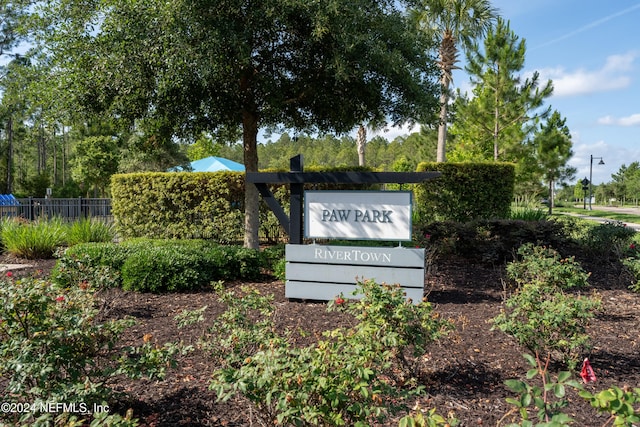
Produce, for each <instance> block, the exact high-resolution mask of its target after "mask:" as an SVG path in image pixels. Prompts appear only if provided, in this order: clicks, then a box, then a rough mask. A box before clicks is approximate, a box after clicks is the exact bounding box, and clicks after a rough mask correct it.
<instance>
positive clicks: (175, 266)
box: [122, 246, 207, 292]
mask: <svg viewBox="0 0 640 427" xmlns="http://www.w3.org/2000/svg"><path fill="white" fill-rule="evenodd" d="M206 281H207V273H206V271H205V268H204V265H203V262H202V257H201V256H199V255H198V254H197V253H196V252H194V251H189V250H185V249H184V248H181V249H178V248H177V247H169V246H151V247H148V248H144V249H140V250H138V251H136V252H134V253H132V254H131V255H129V257H128V258H127V260H126V261H125V262H124V264H123V266H122V288H123V289H124V290H128V291H130V290H132V291H151V292H164V291H178V290H180V291H186V290H192V289H194V288H197V287H199V286H201V285H202V284H203V283H206Z"/></svg>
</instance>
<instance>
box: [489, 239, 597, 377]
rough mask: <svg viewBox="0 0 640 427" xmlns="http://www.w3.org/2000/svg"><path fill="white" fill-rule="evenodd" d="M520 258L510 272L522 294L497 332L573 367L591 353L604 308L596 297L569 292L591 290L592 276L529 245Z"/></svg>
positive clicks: (571, 262) (509, 303)
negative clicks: (594, 324) (591, 329)
mask: <svg viewBox="0 0 640 427" xmlns="http://www.w3.org/2000/svg"><path fill="white" fill-rule="evenodd" d="M518 253H519V255H520V256H521V257H522V259H521V260H519V261H514V262H513V263H511V264H510V265H509V266H508V267H507V273H508V276H509V278H510V280H512V281H513V282H515V284H516V286H517V289H516V290H515V291H514V293H513V295H512V296H511V297H509V298H508V299H507V301H506V303H505V306H506V309H505V310H502V312H501V313H500V314H499V315H498V316H497V317H495V318H494V319H493V323H494V327H495V328H497V329H499V330H501V331H503V332H506V333H507V334H509V335H511V336H513V337H514V338H515V339H516V341H517V342H518V343H519V344H520V345H522V346H524V347H525V348H527V349H528V350H529V351H530V352H532V353H534V354H538V353H543V354H550V355H551V356H552V357H553V358H555V359H560V360H563V361H564V362H566V363H567V364H568V365H569V367H570V368H573V367H575V365H576V363H577V362H578V361H579V360H580V356H581V352H582V351H584V350H585V349H587V348H589V336H588V334H587V332H586V328H587V325H588V324H589V321H590V320H591V318H593V316H594V312H595V311H596V310H598V309H599V308H600V307H601V303H600V299H599V298H598V297H597V296H595V295H594V296H592V297H584V296H580V295H573V294H566V293H565V292H564V291H565V290H566V289H569V288H573V287H581V286H585V285H586V284H587V279H588V277H589V275H588V274H587V273H585V272H584V271H583V270H582V268H581V267H580V265H579V264H578V263H576V262H575V261H574V260H573V259H570V258H569V259H560V257H559V256H558V254H557V253H556V252H555V251H554V250H552V249H548V248H541V247H535V246H533V245H525V246H523V247H522V248H520V250H519V252H518Z"/></svg>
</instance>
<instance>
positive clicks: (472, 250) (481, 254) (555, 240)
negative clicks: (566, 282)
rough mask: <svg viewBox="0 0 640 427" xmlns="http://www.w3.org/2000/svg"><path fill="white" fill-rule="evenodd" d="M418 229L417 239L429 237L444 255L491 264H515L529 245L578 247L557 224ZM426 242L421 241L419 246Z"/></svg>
mask: <svg viewBox="0 0 640 427" xmlns="http://www.w3.org/2000/svg"><path fill="white" fill-rule="evenodd" d="M416 229H417V233H416V235H418V236H429V238H428V239H427V240H428V245H429V247H430V248H434V250H436V251H437V253H438V254H440V255H448V254H454V255H457V256H461V257H464V258H466V259H468V260H470V261H475V262H481V263H489V264H496V263H500V264H501V263H503V262H505V261H512V260H513V256H514V254H515V252H516V251H517V249H518V248H519V247H520V246H522V245H523V244H526V243H533V244H538V245H548V246H552V247H555V248H560V247H562V248H568V247H572V246H575V245H574V244H573V243H572V242H571V239H570V238H569V237H568V236H567V234H566V228H565V225H564V224H563V223H561V222H558V221H555V220H548V221H547V220H542V221H523V220H506V219H496V220H477V221H469V222H454V221H443V222H433V223H430V224H428V225H423V226H418V227H417V228H416ZM422 240H423V238H422V237H421V238H420V239H419V240H418V242H422Z"/></svg>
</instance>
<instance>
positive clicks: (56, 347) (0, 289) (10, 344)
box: [0, 277, 179, 425]
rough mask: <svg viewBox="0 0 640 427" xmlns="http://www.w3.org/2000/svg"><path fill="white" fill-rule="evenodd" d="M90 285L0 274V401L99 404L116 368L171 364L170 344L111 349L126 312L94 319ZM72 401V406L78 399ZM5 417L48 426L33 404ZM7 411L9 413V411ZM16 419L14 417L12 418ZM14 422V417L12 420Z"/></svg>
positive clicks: (139, 372) (142, 369) (149, 371)
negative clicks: (104, 319) (0, 398)
mask: <svg viewBox="0 0 640 427" xmlns="http://www.w3.org/2000/svg"><path fill="white" fill-rule="evenodd" d="M93 291H94V290H93V288H92V287H91V286H73V287H64V288H63V287H60V286H57V285H55V284H53V283H51V282H49V281H46V280H43V279H40V278H38V277H29V278H23V279H18V280H14V279H13V278H10V277H9V278H5V279H3V280H1V281H0V305H1V306H2V307H3V309H2V310H0V325H1V327H0V338H1V339H0V376H2V377H3V378H5V379H6V380H7V381H6V382H3V383H2V385H1V387H3V388H4V390H2V395H3V397H4V402H6V403H10V402H14V403H23V404H24V403H28V404H30V405H34V406H36V408H38V407H39V406H38V405H39V404H40V403H45V404H46V403H51V404H55V403H65V404H67V405H69V404H76V405H89V407H92V405H93V404H101V402H103V401H108V400H110V399H111V397H112V394H113V391H112V390H111V389H110V388H109V387H108V386H107V385H106V384H107V380H108V379H109V378H111V377H115V376H118V375H126V376H129V377H132V378H140V377H141V376H147V377H149V378H153V379H160V378H162V377H163V376H164V374H165V370H166V368H167V367H168V366H170V365H172V364H174V357H173V356H174V354H175V353H176V352H177V351H178V350H179V349H178V347H177V346H175V345H167V346H165V347H158V346H156V345H155V344H153V345H152V343H146V344H145V345H144V346H143V347H127V348H117V347H116V343H117V342H118V340H119V338H120V336H121V335H122V333H123V332H124V331H125V329H126V328H128V327H130V326H132V325H133V321H132V320H129V319H123V320H110V321H107V322H105V323H98V322H96V321H95V319H96V318H97V315H98V310H97V309H96V308H95V302H94V298H93ZM79 407H80V406H79ZM2 416H4V417H8V418H9V419H8V420H7V421H10V422H11V423H12V424H14V425H15V424H19V425H32V424H34V421H35V419H36V418H38V422H40V425H48V424H47V420H48V421H51V420H52V419H53V416H54V415H53V414H49V413H46V412H45V413H41V412H40V411H39V410H36V411H34V412H27V413H20V414H8V413H5V414H2ZM14 416H15V417H14ZM17 418H20V419H19V420H18V419H17ZM18 421H19V423H18Z"/></svg>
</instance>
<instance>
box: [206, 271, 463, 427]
mask: <svg viewBox="0 0 640 427" xmlns="http://www.w3.org/2000/svg"><path fill="white" fill-rule="evenodd" d="M218 292H222V291H221V289H219V290H218ZM244 292H245V294H243V295H236V294H235V293H234V292H232V291H226V292H224V293H221V294H220V295H221V296H220V297H221V300H222V301H223V302H225V303H226V304H227V306H228V311H227V313H225V314H223V315H222V316H221V318H220V319H219V321H218V322H217V323H216V325H215V326H214V327H213V328H212V329H211V330H210V334H211V335H210V336H208V337H207V342H208V343H209V347H208V348H209V350H210V351H212V353H214V354H216V355H217V356H218V357H219V362H220V363H221V368H220V369H219V370H217V371H216V372H215V373H214V375H213V380H212V383H211V388H212V389H213V390H215V391H216V392H217V395H218V399H219V400H226V399H229V398H231V397H233V396H235V395H237V394H240V395H243V396H244V397H246V398H247V399H248V400H249V401H251V402H252V403H253V404H254V405H256V407H257V409H258V410H257V412H256V414H259V416H260V417H261V418H262V421H263V422H264V423H265V425H273V424H278V425H354V426H365V425H370V423H372V422H376V421H378V422H381V421H383V420H384V419H386V418H387V417H388V416H389V415H390V414H393V413H396V412H398V411H401V410H407V407H406V406H405V404H404V402H406V399H407V398H408V397H409V396H411V395H414V394H417V393H420V392H421V391H422V388H421V387H417V386H416V384H415V382H414V381H412V379H411V377H410V373H407V372H406V371H404V370H402V368H403V367H406V366H407V364H405V363H402V362H399V361H401V360H402V359H404V358H405V357H411V355H412V354H414V353H413V350H416V352H417V353H420V352H422V351H424V348H425V346H427V345H428V344H430V343H431V342H433V341H434V340H435V339H437V338H438V337H440V336H441V335H442V334H443V333H445V332H446V330H448V328H449V327H450V325H449V324H448V323H447V322H445V321H442V320H440V319H437V317H436V316H434V315H433V313H432V311H431V307H430V305H429V304H428V303H426V302H422V303H420V304H417V305H414V304H412V303H411V302H408V301H406V298H405V297H404V295H403V293H402V290H401V289H400V288H399V287H396V286H386V285H385V286H380V285H377V284H375V283H373V282H367V283H366V284H362V287H361V288H359V289H358V290H357V291H356V292H357V293H364V297H363V298H362V299H361V300H359V301H350V302H346V301H345V300H344V298H342V297H340V298H337V299H336V301H335V302H334V303H333V304H330V308H333V309H346V310H347V311H349V312H350V313H352V314H355V315H356V317H357V318H358V320H359V322H358V325H356V326H355V327H353V328H347V329H345V328H338V329H335V330H332V331H327V332H325V333H324V334H323V336H324V339H322V340H320V341H319V342H318V343H317V344H315V345H310V346H308V347H297V346H295V345H293V342H291V341H292V339H291V337H290V335H289V334H288V333H284V334H281V333H279V330H278V329H277V328H276V324H275V320H274V316H275V314H276V312H275V308H274V306H273V305H272V304H271V300H272V298H271V297H264V296H261V295H260V294H258V293H257V292H255V291H249V290H247V289H245V290H244ZM345 306H346V308H344V307H345ZM421 354H422V353H421ZM401 355H402V356H401ZM398 368H400V372H398ZM434 419H435V418H434Z"/></svg>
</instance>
